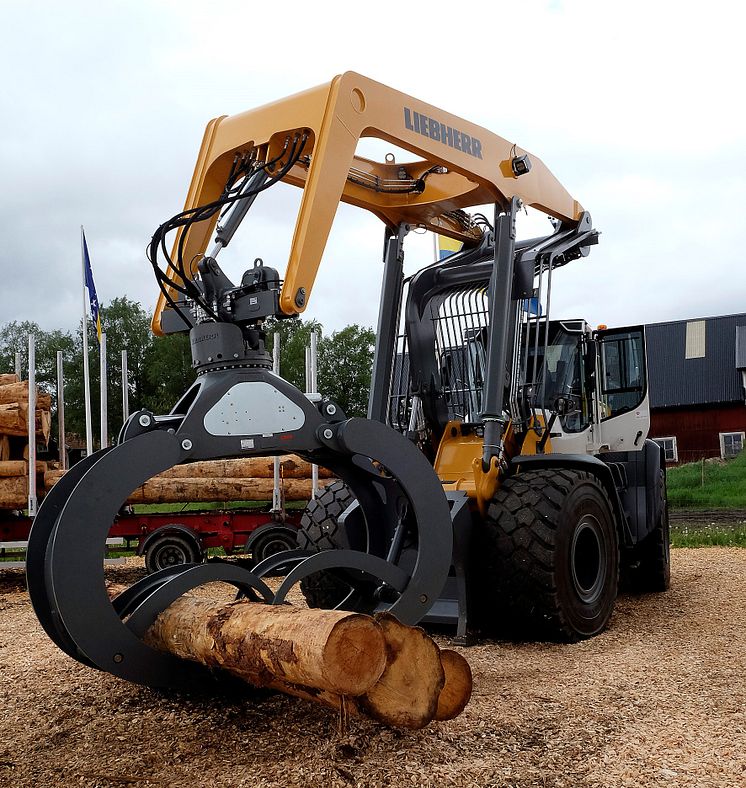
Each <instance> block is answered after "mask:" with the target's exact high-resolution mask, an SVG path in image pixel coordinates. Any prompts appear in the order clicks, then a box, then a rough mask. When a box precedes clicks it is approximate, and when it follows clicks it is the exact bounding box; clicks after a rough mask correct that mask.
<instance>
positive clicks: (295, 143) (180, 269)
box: [147, 134, 308, 328]
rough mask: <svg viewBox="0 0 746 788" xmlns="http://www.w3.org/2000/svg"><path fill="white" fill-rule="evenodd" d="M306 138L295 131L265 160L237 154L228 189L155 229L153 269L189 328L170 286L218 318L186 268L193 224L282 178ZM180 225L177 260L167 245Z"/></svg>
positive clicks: (150, 248)
mask: <svg viewBox="0 0 746 788" xmlns="http://www.w3.org/2000/svg"><path fill="white" fill-rule="evenodd" d="M307 141H308V135H307V134H303V135H302V136H300V137H299V136H298V135H297V134H296V135H295V136H294V137H293V138H292V142H291V140H290V138H289V137H288V139H287V140H286V141H285V147H284V148H283V150H282V152H281V153H280V155H279V156H277V157H275V158H274V159H272V160H271V161H268V162H266V163H262V164H258V163H257V161H256V159H255V158H250V159H249V160H248V161H247V160H246V157H245V156H241V157H239V156H237V157H236V158H235V159H234V162H233V166H232V168H231V172H230V173H229V175H228V179H227V181H226V186H225V189H224V190H223V193H222V194H221V195H220V197H219V198H218V199H217V200H214V201H213V202H211V203H207V204H206V205H201V206H198V207H196V208H189V209H188V210H186V211H182V212H181V213H178V214H176V215H175V216H173V217H171V218H170V219H169V220H168V221H166V222H164V223H163V224H162V225H160V227H158V229H157V230H156V231H155V233H153V237H152V239H151V241H150V243H149V244H148V249H147V257H148V260H149V261H150V264H151V265H152V267H153V273H154V274H155V278H156V281H157V282H158V287H159V288H160V291H161V292H162V293H163V295H164V298H165V299H166V302H167V303H168V305H169V306H170V307H171V308H172V309H173V310H174V311H175V312H176V313H177V314H178V315H179V316H180V317H181V319H182V320H183V321H184V324H185V325H186V327H187V328H190V327H191V322H190V321H189V320H188V318H187V317H186V316H185V315H184V314H183V312H182V310H181V309H180V308H179V306H178V304H177V303H176V301H175V299H174V298H173V297H172V295H171V292H170V291H171V290H175V291H177V292H178V293H181V294H182V295H184V296H186V297H187V298H188V299H191V300H192V301H194V302H195V304H198V305H199V306H200V307H201V308H202V309H203V310H204V311H205V312H206V313H207V315H209V316H210V317H211V318H213V319H214V320H217V319H218V318H217V315H216V314H215V313H214V311H213V309H212V306H211V305H210V304H209V303H208V301H207V299H205V298H204V296H203V293H202V291H201V290H200V288H199V287H198V286H197V285H196V284H194V282H193V281H192V276H191V273H190V271H188V270H187V266H186V265H185V262H184V258H183V254H184V246H185V243H186V238H187V234H188V232H189V229H190V227H191V226H192V225H193V224H195V223H198V222H202V221H205V220H207V219H211V218H212V217H213V216H214V215H215V214H216V213H217V212H218V211H220V210H221V209H226V210H227V209H228V208H230V207H231V206H233V205H234V204H236V203H239V202H240V201H242V200H246V199H247V198H251V197H255V196H256V195H257V194H259V193H260V192H263V191H265V190H266V189H268V188H269V187H270V186H274V184H276V183H278V182H279V181H281V180H282V179H283V178H284V177H285V175H287V173H288V172H290V170H291V169H292V167H293V166H294V165H295V164H296V163H297V162H298V160H299V159H300V157H301V155H302V154H303V149H304V148H305V145H306V142H307ZM288 148H289V152H288ZM286 153H288V159H287V162H286V163H285V164H284V165H283V166H282V167H281V169H280V170H279V171H278V172H277V173H276V174H273V175H271V176H270V177H269V178H267V179H266V180H265V179H263V178H262V179H260V181H261V182H260V183H259V185H252V184H254V182H255V181H254V179H255V177H256V176H257V174H259V173H268V172H271V170H272V168H273V167H274V166H275V165H276V164H277V163H278V162H279V161H281V160H282V158H283V157H284V156H285V154H286ZM224 214H225V211H224ZM224 214H223V215H224ZM179 228H181V235H180V238H179V243H178V246H177V250H176V260H175V261H174V260H173V259H172V257H171V255H170V253H169V251H168V249H167V246H166V237H167V236H168V235H169V233H171V232H173V231H174V230H178V229H179ZM159 251H160V253H162V254H163V257H164V258H165V260H166V270H165V271H164V270H163V269H161V267H160V266H159V264H158V255H159ZM191 262H193V261H190V267H191ZM169 270H170V271H171V272H174V273H176V274H177V275H178V277H179V278H180V279H181V282H177V281H176V280H174V279H172V278H171V277H170V276H169V273H168V272H169Z"/></svg>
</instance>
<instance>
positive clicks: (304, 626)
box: [146, 596, 472, 729]
mask: <svg viewBox="0 0 746 788" xmlns="http://www.w3.org/2000/svg"><path fill="white" fill-rule="evenodd" d="M146 642H147V643H149V644H150V645H151V646H153V647H154V648H157V649H160V650H162V651H167V652H169V653H171V654H174V655H175V656H177V657H181V658H182V659H188V660H192V661H194V662H198V663H200V664H202V665H206V666H208V667H210V668H219V669H222V670H225V671H228V672H230V673H231V674H233V675H235V676H238V677H240V678H242V679H244V680H245V681H248V682H250V683H251V684H254V685H255V686H258V687H269V688H272V689H276V690H280V691H282V692H285V693H287V694H289V695H295V696H297V697H300V698H303V699H305V700H308V701H313V702H315V703H320V704H322V705H324V706H328V707H330V708H332V709H335V710H337V711H338V712H339V714H340V719H341V720H342V722H344V720H345V718H346V716H347V715H349V714H355V715H360V716H365V717H370V718H372V719H374V720H376V721H378V722H381V723H383V724H385V725H390V726H392V727H397V728H414V729H417V728H423V727H424V726H425V725H427V724H428V723H430V722H432V721H433V720H450V719H453V718H454V717H456V716H458V715H459V714H460V713H461V712H462V711H463V710H464V708H465V707H466V704H467V703H468V702H469V699H470V697H471V691H472V675H471V669H470V668H469V664H468V662H467V661H466V660H465V659H464V658H463V657H462V656H461V654H459V653H458V652H456V651H452V650H443V651H441V650H440V648H439V647H438V645H437V644H436V643H435V642H434V641H433V639H432V638H430V637H429V636H428V635H427V634H426V633H425V632H424V631H423V630H422V629H420V628H419V627H409V626H405V625H404V624H401V623H400V622H399V621H398V620H397V619H396V618H395V617H394V616H392V615H390V614H388V613H379V614H376V616H375V617H371V616H365V615H361V614H358V613H346V612H343V611H339V610H308V609H305V608H298V607H292V606H286V605H279V606H274V605H262V604H256V603H253V602H247V601H240V602H230V603H225V602H220V601H215V600H211V599H205V598H202V597H196V596H183V597H181V598H180V599H178V600H177V601H176V602H174V603H173V604H172V605H171V606H170V607H168V608H167V609H166V610H164V611H163V612H162V613H161V614H160V615H159V616H158V618H157V620H156V622H155V623H154V624H153V626H152V627H151V628H150V629H149V631H148V633H147V635H146Z"/></svg>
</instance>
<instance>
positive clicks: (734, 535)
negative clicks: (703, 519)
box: [671, 523, 746, 547]
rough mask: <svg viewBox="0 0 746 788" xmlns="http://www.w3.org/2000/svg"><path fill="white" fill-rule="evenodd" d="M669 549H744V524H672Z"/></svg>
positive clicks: (745, 537) (745, 528) (745, 532)
mask: <svg viewBox="0 0 746 788" xmlns="http://www.w3.org/2000/svg"><path fill="white" fill-rule="evenodd" d="M671 547H746V524H744V525H742V524H738V525H735V526H727V525H718V524H716V523H713V524H712V525H707V524H704V525H703V524H699V523H697V524H690V523H676V524H675V525H674V524H672V525H671Z"/></svg>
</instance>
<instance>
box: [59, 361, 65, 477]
mask: <svg viewBox="0 0 746 788" xmlns="http://www.w3.org/2000/svg"><path fill="white" fill-rule="evenodd" d="M57 425H58V428H59V435H58V438H59V452H60V462H61V463H62V470H63V471H66V470H67V451H66V450H65V376H64V373H63V367H62V351H61V350H58V351H57Z"/></svg>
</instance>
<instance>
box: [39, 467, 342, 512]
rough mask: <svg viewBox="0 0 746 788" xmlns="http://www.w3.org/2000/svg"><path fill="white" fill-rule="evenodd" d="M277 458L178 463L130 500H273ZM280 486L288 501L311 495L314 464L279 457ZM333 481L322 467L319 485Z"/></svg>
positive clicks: (51, 479) (50, 478)
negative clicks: (312, 467)
mask: <svg viewBox="0 0 746 788" xmlns="http://www.w3.org/2000/svg"><path fill="white" fill-rule="evenodd" d="M61 475H62V472H60V471H49V472H48V473H46V474H45V475H44V485H45V487H46V489H47V490H49V489H50V488H51V487H52V485H54V483H55V482H56V481H57V480H58V479H59V478H60V476H61ZM273 475H274V460H273V458H272V457H244V458H240V459H235V460H209V461H205V462H191V463H186V464H184V465H177V466H176V467H174V468H171V469H169V470H168V471H165V472H164V473H161V474H159V475H158V476H154V477H153V478H152V479H149V480H148V481H147V482H145V484H143V485H141V486H140V487H138V488H137V489H136V490H135V491H134V492H133V493H132V495H131V496H130V497H129V498H128V499H127V503H128V504H144V503H147V504H154V503H207V502H213V501H218V502H220V501H271V500H272V490H273ZM280 476H281V488H282V492H283V495H284V497H285V500H286V501H307V500H308V499H309V498H310V497H311V465H310V464H309V463H307V462H305V461H304V460H301V459H300V458H299V457H296V456H294V455H285V456H283V457H281V458H280ZM331 481H332V477H331V473H330V472H329V471H327V470H326V469H324V468H319V486H321V487H323V486H325V485H327V484H329V483H330V482H331Z"/></svg>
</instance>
